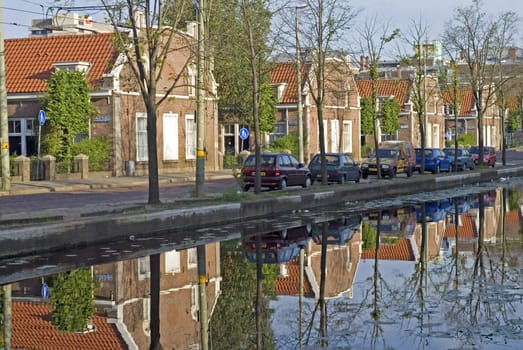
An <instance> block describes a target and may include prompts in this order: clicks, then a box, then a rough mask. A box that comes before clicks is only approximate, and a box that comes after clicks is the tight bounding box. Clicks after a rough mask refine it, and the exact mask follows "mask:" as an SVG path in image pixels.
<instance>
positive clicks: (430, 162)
mask: <svg viewBox="0 0 523 350" xmlns="http://www.w3.org/2000/svg"><path fill="white" fill-rule="evenodd" d="M421 151H422V149H421V148H416V170H417V171H418V172H421ZM423 151H424V152H425V153H424V154H425V171H430V172H432V173H433V174H437V173H439V172H440V171H444V172H449V171H450V170H451V166H450V159H449V158H448V157H447V155H446V154H445V152H443V151H442V150H441V149H439V148H425V149H424V150H423Z"/></svg>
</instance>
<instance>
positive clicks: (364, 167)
mask: <svg viewBox="0 0 523 350" xmlns="http://www.w3.org/2000/svg"><path fill="white" fill-rule="evenodd" d="M378 157H379V159H380V174H381V175H382V176H389V177H390V178H393V177H395V176H396V174H399V173H406V174H407V176H408V177H410V176H412V173H413V172H414V168H415V167H416V154H415V152H414V147H413V146H412V143H410V142H408V141H384V142H382V143H380V144H379V145H378ZM377 173H378V166H377V161H376V156H374V157H370V158H369V159H368V160H367V161H366V162H363V163H362V164H361V177H363V178H364V179H366V178H367V177H368V176H369V175H376V174H377Z"/></svg>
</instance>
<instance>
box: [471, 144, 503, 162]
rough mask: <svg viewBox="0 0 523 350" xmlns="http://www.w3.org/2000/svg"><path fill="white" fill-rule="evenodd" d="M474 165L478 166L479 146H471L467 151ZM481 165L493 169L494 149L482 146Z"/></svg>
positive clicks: (494, 160)
mask: <svg viewBox="0 0 523 350" xmlns="http://www.w3.org/2000/svg"><path fill="white" fill-rule="evenodd" d="M469 152H470V154H472V158H474V163H475V164H476V165H479V159H478V158H479V146H472V147H470V149H469ZM482 164H483V165H488V166H491V167H494V166H495V165H496V149H495V148H494V147H489V146H484V147H483V163H482Z"/></svg>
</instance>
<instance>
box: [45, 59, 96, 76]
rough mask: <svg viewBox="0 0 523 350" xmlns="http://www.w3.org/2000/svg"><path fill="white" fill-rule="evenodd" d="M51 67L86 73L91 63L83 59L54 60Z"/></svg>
mask: <svg viewBox="0 0 523 350" xmlns="http://www.w3.org/2000/svg"><path fill="white" fill-rule="evenodd" d="M53 68H54V69H55V70H70V71H76V72H84V73H85V74H87V73H88V72H89V68H91V63H89V62H83V61H73V62H54V63H53Z"/></svg>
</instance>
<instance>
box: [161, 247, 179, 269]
mask: <svg viewBox="0 0 523 350" xmlns="http://www.w3.org/2000/svg"><path fill="white" fill-rule="evenodd" d="M164 260H165V273H172V274H174V273H177V272H180V271H181V266H180V261H181V260H180V252H179V251H177V250H176V249H174V250H171V251H169V252H165V253H164Z"/></svg>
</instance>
